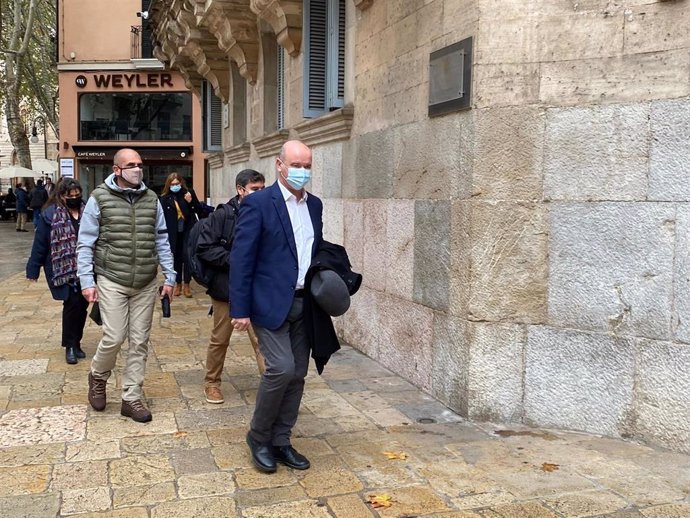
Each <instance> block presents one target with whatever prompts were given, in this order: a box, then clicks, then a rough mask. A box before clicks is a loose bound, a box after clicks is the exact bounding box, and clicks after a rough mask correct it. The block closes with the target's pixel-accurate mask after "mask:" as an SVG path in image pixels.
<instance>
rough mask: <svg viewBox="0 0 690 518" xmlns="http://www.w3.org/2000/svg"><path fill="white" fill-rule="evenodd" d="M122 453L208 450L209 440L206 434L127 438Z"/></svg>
mask: <svg viewBox="0 0 690 518" xmlns="http://www.w3.org/2000/svg"><path fill="white" fill-rule="evenodd" d="M121 442H122V451H123V452H125V453H133V454H139V455H141V454H146V453H167V452H169V451H171V450H190V449H199V448H207V447H208V446H209V442H208V439H207V437H206V434H205V433H204V432H174V433H166V434H162V435H147V436H144V437H125V438H123V439H122V441H121Z"/></svg>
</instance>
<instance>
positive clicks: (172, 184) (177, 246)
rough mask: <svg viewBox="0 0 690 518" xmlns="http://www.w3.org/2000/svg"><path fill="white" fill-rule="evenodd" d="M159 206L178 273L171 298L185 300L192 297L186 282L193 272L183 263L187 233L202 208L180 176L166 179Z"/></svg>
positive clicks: (171, 175)
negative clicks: (161, 209) (163, 216)
mask: <svg viewBox="0 0 690 518" xmlns="http://www.w3.org/2000/svg"><path fill="white" fill-rule="evenodd" d="M161 205H162V206H163V214H164V215H165V223H166V225H167V226H168V240H169V241H170V249H171V250H172V253H173V258H174V260H175V271H176V272H177V284H176V285H175V292H174V295H175V296H176V297H178V296H179V295H180V293H181V292H183V293H184V296H185V297H191V296H192V289H191V288H190V286H189V282H190V281H191V280H192V272H191V270H190V268H189V265H188V264H187V263H186V262H185V260H184V249H185V246H186V244H187V235H188V234H189V230H190V229H191V228H192V225H193V224H194V223H195V222H196V221H197V220H198V216H200V215H201V205H200V204H199V200H198V199H197V197H196V194H195V193H194V191H193V190H192V189H187V184H186V183H185V181H184V178H182V176H181V175H180V174H179V173H170V174H169V175H168V178H166V180H165V185H164V186H163V192H162V193H161Z"/></svg>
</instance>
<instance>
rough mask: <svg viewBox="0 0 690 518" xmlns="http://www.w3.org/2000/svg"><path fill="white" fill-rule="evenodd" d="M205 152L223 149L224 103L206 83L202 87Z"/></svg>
mask: <svg viewBox="0 0 690 518" xmlns="http://www.w3.org/2000/svg"><path fill="white" fill-rule="evenodd" d="M201 93H202V103H201V110H202V111H201V113H202V119H203V129H204V131H203V133H204V135H203V136H204V151H222V149H223V103H222V101H221V100H220V98H219V97H217V96H216V94H215V93H213V88H212V87H211V85H210V84H209V83H208V81H204V82H203V83H202V86H201Z"/></svg>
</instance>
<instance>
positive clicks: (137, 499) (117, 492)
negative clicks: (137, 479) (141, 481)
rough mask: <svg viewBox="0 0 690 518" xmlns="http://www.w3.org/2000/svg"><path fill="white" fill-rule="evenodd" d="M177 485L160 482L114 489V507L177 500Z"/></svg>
mask: <svg viewBox="0 0 690 518" xmlns="http://www.w3.org/2000/svg"><path fill="white" fill-rule="evenodd" d="M176 498H177V493H176V492H175V484H174V483H173V482H160V483H158V484H153V485H150V486H127V487H122V488H114V489H113V507H115V508H117V507H131V506H135V505H153V504H159V503H161V502H167V501H170V500H175V499H176Z"/></svg>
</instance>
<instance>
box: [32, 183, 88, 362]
mask: <svg viewBox="0 0 690 518" xmlns="http://www.w3.org/2000/svg"><path fill="white" fill-rule="evenodd" d="M83 212H84V201H83V200H82V188H81V185H80V184H79V182H78V181H76V180H74V179H73V178H63V179H61V180H60V181H59V182H58V184H57V187H56V188H55V189H54V190H53V193H52V194H51V196H50V198H48V201H47V202H46V204H45V205H44V207H43V210H42V211H41V216H40V218H39V219H38V224H37V226H36V233H35V234H34V243H33V247H32V248H31V257H29V262H28V263H27V264H26V277H27V279H29V280H30V281H34V282H35V281H36V280H38V277H39V275H40V273H41V267H43V271H44V272H45V276H46V280H47V281H48V287H49V288H50V291H51V293H52V295H53V298H54V299H55V300H62V301H63V305H62V347H64V348H65V361H66V362H67V363H69V364H71V365H73V364H75V363H77V361H78V360H77V359H78V358H86V354H85V353H84V351H82V349H81V339H82V336H83V335H84V324H85V323H86V310H87V308H88V306H89V303H88V302H87V301H86V299H85V298H84V297H83V296H82V294H81V286H80V285H79V278H78V277H77V236H78V235H79V222H80V221H81V215H82V213H83Z"/></svg>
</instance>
